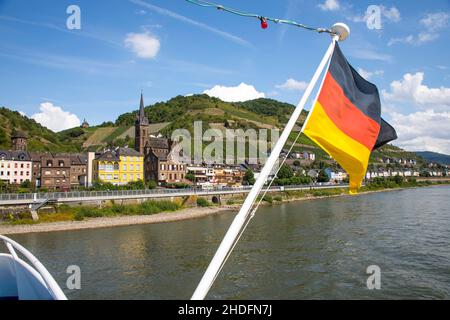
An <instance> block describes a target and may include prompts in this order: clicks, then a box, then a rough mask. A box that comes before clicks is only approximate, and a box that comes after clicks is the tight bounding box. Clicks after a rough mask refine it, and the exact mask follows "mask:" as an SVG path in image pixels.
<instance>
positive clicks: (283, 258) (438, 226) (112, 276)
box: [12, 186, 450, 299]
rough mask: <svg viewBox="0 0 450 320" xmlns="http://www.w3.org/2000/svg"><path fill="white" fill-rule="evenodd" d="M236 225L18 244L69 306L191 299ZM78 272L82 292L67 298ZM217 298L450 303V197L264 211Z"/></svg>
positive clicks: (405, 193) (210, 222)
mask: <svg viewBox="0 0 450 320" xmlns="http://www.w3.org/2000/svg"><path fill="white" fill-rule="evenodd" d="M234 215H235V213H234V212H230V213H225V214H221V215H217V216H212V217H206V218H202V219H197V220H189V221H181V222H173V223H165V224H153V225H138V226H129V227H116V228H108V229H97V230H82V231H70V232H67V231H65V232H54V233H40V234H28V235H15V236H12V238H13V239H15V240H17V241H19V242H20V243H21V244H22V245H24V246H25V247H26V248H28V249H29V250H30V251H31V252H33V253H34V254H35V255H36V256H37V257H38V258H39V259H40V260H41V261H42V262H43V263H44V265H45V266H46V267H47V268H48V269H49V271H50V272H51V273H52V274H53V275H54V276H55V279H56V280H57V282H58V283H59V284H60V285H61V286H62V287H63V288H64V291H65V292H66V294H67V296H68V298H69V299H188V298H189V297H190V296H191V294H192V292H193V291H194V289H195V287H196V285H197V283H198V281H199V280H200V278H201V276H202V274H203V272H204V270H205V268H206V267H207V264H208V263H209V261H210V259H211V257H212V255H213V254H214V252H215V250H216V249H217V247H218V245H219V242H220V241H221V239H222V237H223V235H224V233H225V231H226V229H227V228H228V226H229V225H230V223H231V220H232V219H233V217H234ZM69 265H77V266H79V267H80V269H81V289H80V290H68V289H66V279H67V277H68V276H69V274H67V273H66V268H67V267H68V266H69ZM370 265H377V266H378V267H379V268H380V271H381V289H380V290H369V289H368V288H367V284H366V281H367V278H368V277H369V274H367V273H366V271H367V270H366V269H367V267H368V266H370ZM208 298H213V299H385V298H389V299H406V298H411V299H450V187H448V186H441V187H430V188H420V189H409V190H399V191H392V192H383V193H373V194H367V195H361V196H356V197H350V196H345V197H338V198H328V199H321V200H309V201H300V202H296V203H290V204H283V205H274V206H268V207H263V208H261V209H260V210H259V211H258V213H257V215H256V217H255V218H254V219H253V221H252V222H251V223H250V225H249V227H248V229H247V231H246V232H245V234H244V236H243V237H242V239H241V241H240V242H239V244H238V245H237V247H236V249H235V251H234V252H233V254H232V256H231V257H230V259H229V260H228V262H227V264H226V265H225V267H224V269H223V271H222V273H221V274H220V276H219V277H218V279H217V281H216V283H215V285H214V286H213V288H212V289H211V292H210V295H209V296H208Z"/></svg>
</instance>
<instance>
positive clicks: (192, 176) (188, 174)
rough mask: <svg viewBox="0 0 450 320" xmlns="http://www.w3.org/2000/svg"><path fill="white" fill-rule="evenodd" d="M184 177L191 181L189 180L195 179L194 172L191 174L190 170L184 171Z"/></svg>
mask: <svg viewBox="0 0 450 320" xmlns="http://www.w3.org/2000/svg"><path fill="white" fill-rule="evenodd" d="M185 178H186V179H187V180H189V181H191V182H194V181H195V174H193V173H192V172H188V173H186V175H185Z"/></svg>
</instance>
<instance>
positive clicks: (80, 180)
mask: <svg viewBox="0 0 450 320" xmlns="http://www.w3.org/2000/svg"><path fill="white" fill-rule="evenodd" d="M68 156H69V158H70V186H71V187H77V186H83V187H85V186H86V185H87V161H88V158H87V154H85V153H74V154H69V155H68Z"/></svg>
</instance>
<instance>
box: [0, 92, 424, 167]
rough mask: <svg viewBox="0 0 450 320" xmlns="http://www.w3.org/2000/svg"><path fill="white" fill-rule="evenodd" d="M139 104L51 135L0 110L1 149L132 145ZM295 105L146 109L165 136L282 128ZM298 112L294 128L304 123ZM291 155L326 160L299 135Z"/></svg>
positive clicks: (208, 102) (186, 101)
mask: <svg viewBox="0 0 450 320" xmlns="http://www.w3.org/2000/svg"><path fill="white" fill-rule="evenodd" d="M137 107H138V103H137V102H136V109H135V110H134V111H131V112H128V113H124V114H122V115H120V116H119V117H118V118H117V119H116V120H115V121H111V120H110V121H106V122H104V123H103V124H101V125H99V126H94V127H90V128H86V129H83V128H72V129H68V130H65V131H62V132H59V133H55V132H52V131H51V130H48V129H46V128H44V127H43V126H41V125H40V124H38V123H36V122H35V121H34V120H33V119H29V118H27V117H26V116H22V115H21V114H20V113H18V112H15V111H11V110H9V109H7V108H1V109H0V149H10V147H11V144H10V137H11V134H12V130H13V128H16V129H19V130H21V131H23V132H25V133H26V134H27V135H28V137H29V150H30V151H53V152H61V151H98V150H102V149H103V148H105V147H108V146H111V147H112V146H125V145H128V146H130V147H133V146H134V134H135V132H134V122H135V120H136V115H137V112H138V111H137ZM294 108H295V107H294V106H293V105H291V104H288V103H282V102H279V101H276V100H272V99H256V100H251V101H246V102H239V103H229V102H224V101H222V100H220V99H217V98H212V97H209V96H207V95H192V96H177V97H175V98H172V99H170V100H168V101H165V102H158V103H155V104H153V105H149V106H147V107H145V114H146V115H147V117H148V119H149V121H150V128H149V129H150V130H149V131H150V134H153V135H157V134H158V133H161V134H163V135H165V136H170V134H171V132H172V131H173V130H175V129H180V128H183V129H188V130H189V131H191V132H192V131H193V124H194V122H195V121H203V130H207V129H209V128H214V129H219V130H225V129H226V128H230V129H238V128H240V129H244V130H246V129H249V128H253V129H259V128H262V129H272V128H279V129H282V128H283V127H284V125H285V124H286V122H287V120H288V118H289V116H290V115H291V114H292V112H293V110H294ZM306 116H307V112H306V111H303V112H302V114H301V116H300V119H299V121H298V126H297V128H296V130H297V131H298V129H299V128H300V126H301V124H302V123H303V122H304V120H305V119H306ZM296 135H297V133H296V132H293V133H292V134H291V136H290V138H289V143H288V146H289V145H291V144H292V143H293V140H294V139H295V137H296ZM293 150H294V151H312V152H314V153H315V154H316V155H317V158H318V159H319V160H323V159H329V158H328V156H327V154H326V153H325V152H324V151H323V150H321V149H320V148H318V147H317V146H316V145H315V144H314V143H313V142H312V141H311V140H310V139H308V138H307V137H306V136H304V135H302V136H301V137H300V139H299V140H298V141H297V143H296V145H295V146H294V148H293ZM383 157H389V158H407V159H416V160H418V161H422V159H421V158H420V157H419V156H417V155H416V154H414V153H409V152H405V151H404V150H402V149H400V148H397V147H394V146H385V147H383V148H382V149H381V150H378V151H376V152H374V153H373V155H372V158H371V162H377V161H379V159H382V158H383Z"/></svg>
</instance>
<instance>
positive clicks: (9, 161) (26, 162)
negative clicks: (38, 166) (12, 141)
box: [0, 151, 32, 184]
mask: <svg viewBox="0 0 450 320" xmlns="http://www.w3.org/2000/svg"><path fill="white" fill-rule="evenodd" d="M31 172H32V162H31V158H30V155H29V154H28V152H24V151H0V180H2V181H3V182H6V183H9V184H21V183H22V182H24V181H27V180H28V181H30V182H31V179H32V173H31Z"/></svg>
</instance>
